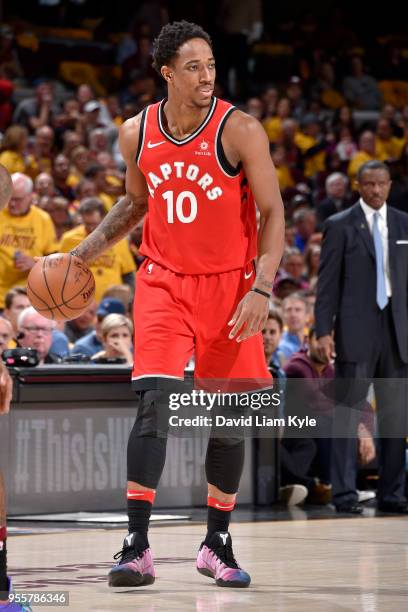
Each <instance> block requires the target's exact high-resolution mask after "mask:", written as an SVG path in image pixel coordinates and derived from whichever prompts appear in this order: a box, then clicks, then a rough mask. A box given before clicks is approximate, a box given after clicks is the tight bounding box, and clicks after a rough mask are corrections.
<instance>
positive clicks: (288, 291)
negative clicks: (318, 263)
mask: <svg viewBox="0 0 408 612" xmlns="http://www.w3.org/2000/svg"><path fill="white" fill-rule="evenodd" d="M300 289H301V286H300V283H299V281H298V280H296V279H295V278H292V277H291V276H288V275H287V274H282V275H281V276H280V277H279V278H278V280H277V281H276V282H275V284H274V288H273V292H274V294H275V296H276V298H278V299H279V300H284V299H285V298H287V297H288V296H289V295H292V293H297V292H298V291H300Z"/></svg>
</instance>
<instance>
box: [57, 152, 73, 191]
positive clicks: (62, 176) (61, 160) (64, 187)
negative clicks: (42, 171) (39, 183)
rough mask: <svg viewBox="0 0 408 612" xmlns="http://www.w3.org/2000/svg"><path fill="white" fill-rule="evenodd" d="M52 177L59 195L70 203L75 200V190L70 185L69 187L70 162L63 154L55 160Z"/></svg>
mask: <svg viewBox="0 0 408 612" xmlns="http://www.w3.org/2000/svg"><path fill="white" fill-rule="evenodd" d="M52 175H53V177H54V183H55V190H56V192H57V194H58V195H60V196H61V197H63V198H66V199H67V200H69V201H72V200H74V199H75V193H74V190H73V189H72V187H71V186H70V185H68V176H69V160H68V158H67V157H65V155H63V154H62V153H60V154H59V155H57V157H56V158H55V159H54V169H53V173H52Z"/></svg>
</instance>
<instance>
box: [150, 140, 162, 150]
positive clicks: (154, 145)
mask: <svg viewBox="0 0 408 612" xmlns="http://www.w3.org/2000/svg"><path fill="white" fill-rule="evenodd" d="M165 142H166V141H165V140H161V141H160V142H152V141H151V140H149V142H148V143H147V148H148V149H154V147H158V146H159V145H162V144H164V143H165Z"/></svg>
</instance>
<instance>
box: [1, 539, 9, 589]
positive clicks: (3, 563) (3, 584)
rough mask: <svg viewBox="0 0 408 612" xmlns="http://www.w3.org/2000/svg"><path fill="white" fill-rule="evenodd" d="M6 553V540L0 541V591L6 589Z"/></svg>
mask: <svg viewBox="0 0 408 612" xmlns="http://www.w3.org/2000/svg"><path fill="white" fill-rule="evenodd" d="M7 589H8V581H7V554H6V540H3V541H0V593H1V592H2V591H3V592H5V591H7Z"/></svg>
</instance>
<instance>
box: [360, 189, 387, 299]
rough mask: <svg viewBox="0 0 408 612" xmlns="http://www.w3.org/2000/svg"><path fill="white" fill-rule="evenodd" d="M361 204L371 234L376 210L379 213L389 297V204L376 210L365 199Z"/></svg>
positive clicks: (361, 200)
mask: <svg viewBox="0 0 408 612" xmlns="http://www.w3.org/2000/svg"><path fill="white" fill-rule="evenodd" d="M360 206H361V208H362V209H363V213H364V215H365V218H366V221H367V225H368V228H369V230H370V232H371V234H372V233H373V227H374V215H375V213H376V212H378V213H379V218H378V228H379V230H380V234H381V242H382V248H383V258H384V270H385V290H386V292H387V297H391V295H392V288H391V276H390V260H389V253H388V225H387V204H386V202H384V204H383V205H382V206H381V208H379V209H378V210H376V209H375V208H372V207H371V206H369V205H368V204H366V203H365V202H364V200H363V199H362V198H360Z"/></svg>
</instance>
